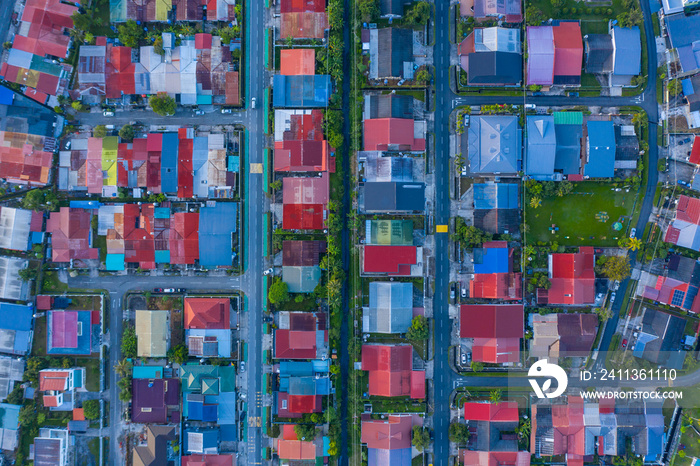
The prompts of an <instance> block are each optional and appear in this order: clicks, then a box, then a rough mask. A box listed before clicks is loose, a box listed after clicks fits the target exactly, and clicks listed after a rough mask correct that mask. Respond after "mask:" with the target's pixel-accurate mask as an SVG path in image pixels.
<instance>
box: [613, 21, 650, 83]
mask: <svg viewBox="0 0 700 466" xmlns="http://www.w3.org/2000/svg"><path fill="white" fill-rule="evenodd" d="M610 35H611V36H612V45H613V69H612V77H611V84H612V85H613V86H631V85H632V78H633V77H635V76H637V75H638V74H639V73H640V72H641V71H642V42H641V36H640V31H639V26H633V27H631V28H621V27H619V26H613V27H612V28H611V30H610Z"/></svg>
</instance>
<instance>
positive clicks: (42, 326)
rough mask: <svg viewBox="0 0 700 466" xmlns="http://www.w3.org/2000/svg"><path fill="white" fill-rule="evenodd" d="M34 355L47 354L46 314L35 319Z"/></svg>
mask: <svg viewBox="0 0 700 466" xmlns="http://www.w3.org/2000/svg"><path fill="white" fill-rule="evenodd" d="M33 338H34V339H33V341H32V356H46V316H44V317H37V318H36V319H34V337H33Z"/></svg>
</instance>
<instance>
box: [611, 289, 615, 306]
mask: <svg viewBox="0 0 700 466" xmlns="http://www.w3.org/2000/svg"><path fill="white" fill-rule="evenodd" d="M614 302H615V292H614V291H613V293H612V294H611V295H610V304H612V303H614Z"/></svg>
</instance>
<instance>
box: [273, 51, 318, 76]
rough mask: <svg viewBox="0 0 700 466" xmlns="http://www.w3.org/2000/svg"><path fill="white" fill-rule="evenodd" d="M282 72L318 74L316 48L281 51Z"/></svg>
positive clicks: (285, 73)
mask: <svg viewBox="0 0 700 466" xmlns="http://www.w3.org/2000/svg"><path fill="white" fill-rule="evenodd" d="M280 74H283V75H287V76H293V75H313V74H316V52H315V51H314V49H287V50H282V51H281V52H280Z"/></svg>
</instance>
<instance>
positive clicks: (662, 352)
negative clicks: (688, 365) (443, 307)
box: [630, 308, 686, 370]
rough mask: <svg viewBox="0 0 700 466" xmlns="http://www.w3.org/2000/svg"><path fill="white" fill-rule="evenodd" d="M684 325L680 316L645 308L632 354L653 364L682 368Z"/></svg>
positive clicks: (684, 353)
mask: <svg viewBox="0 0 700 466" xmlns="http://www.w3.org/2000/svg"><path fill="white" fill-rule="evenodd" d="M685 327H686V321H685V320H684V319H681V318H680V317H677V316H674V315H671V314H666V313H665V312H661V311H657V310H655V309H651V308H645V309H644V315H643V316H642V328H641V330H640V331H639V335H638V336H637V341H636V342H634V343H633V345H634V346H633V347H632V348H633V353H632V354H633V355H634V356H635V357H637V358H640V359H645V360H647V361H649V362H651V363H652V364H654V365H659V366H663V367H667V368H669V369H678V370H680V369H682V368H683V362H684V361H685V355H686V352H685V351H684V350H683V349H682V346H681V341H682V339H683V335H684V332H685ZM630 346H632V345H630Z"/></svg>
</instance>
